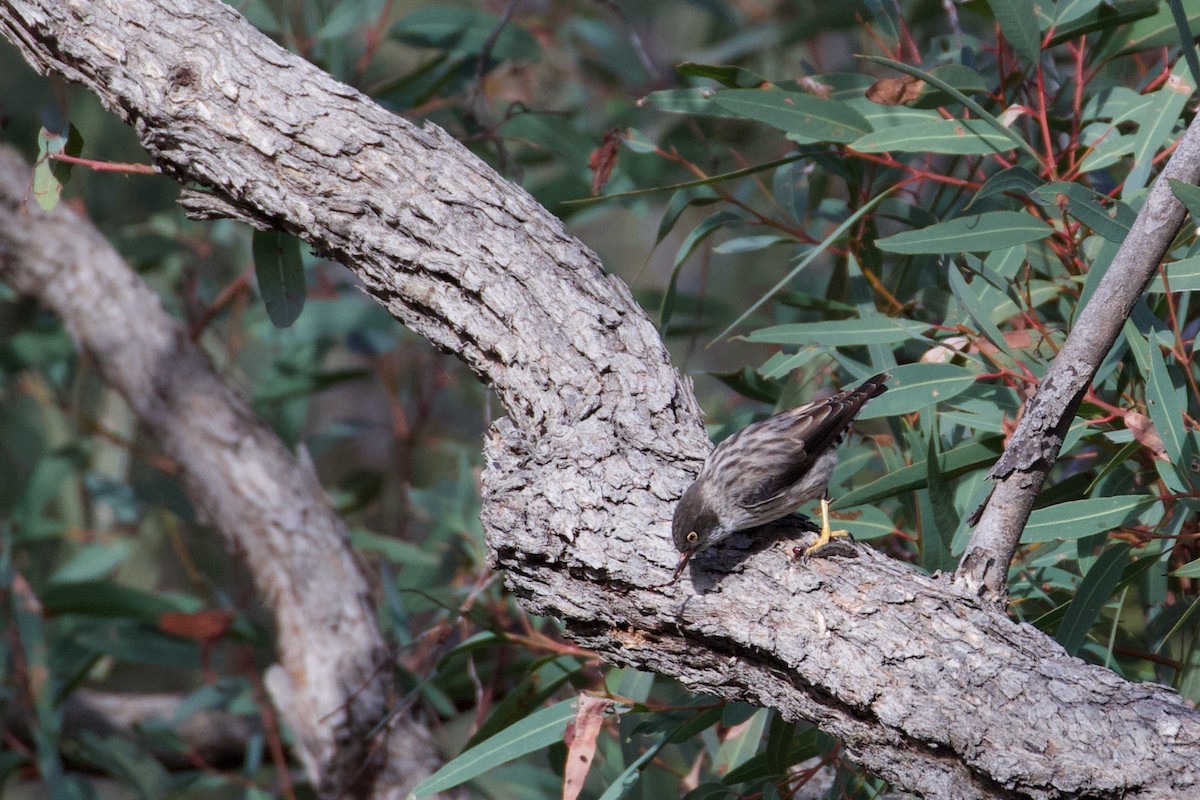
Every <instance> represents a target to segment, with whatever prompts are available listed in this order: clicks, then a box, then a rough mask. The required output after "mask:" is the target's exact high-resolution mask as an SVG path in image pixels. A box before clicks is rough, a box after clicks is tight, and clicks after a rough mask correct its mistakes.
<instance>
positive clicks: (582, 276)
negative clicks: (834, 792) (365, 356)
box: [0, 0, 1200, 800]
mask: <svg viewBox="0 0 1200 800" xmlns="http://www.w3.org/2000/svg"><path fill="white" fill-rule="evenodd" d="M135 21H136V24H135ZM0 33H2V34H3V35H4V36H6V37H7V38H9V39H10V40H12V41H14V42H16V43H17V44H18V46H19V47H21V49H22V51H23V52H24V53H25V55H26V58H27V59H28V60H29V61H30V62H31V63H33V64H35V65H36V66H37V67H38V68H39V69H42V70H47V71H48V70H54V71H56V72H60V73H62V74H64V75H66V76H67V77H68V78H70V79H72V80H75V81H78V82H81V83H83V84H85V85H86V86H88V87H89V88H90V89H91V90H92V91H94V92H96V94H97V95H98V96H100V98H101V99H102V100H103V102H104V103H105V104H106V105H107V106H108V107H109V108H111V109H113V110H114V111H115V112H116V113H119V114H121V115H122V116H123V117H124V118H125V119H127V120H128V121H130V123H131V124H133V125H134V126H135V128H136V130H137V131H138V134H139V136H140V137H141V140H142V142H143V143H144V144H145V146H146V148H147V149H148V151H149V152H150V154H151V156H152V158H153V159H154V160H155V162H156V163H157V164H158V165H159V166H160V167H161V168H162V169H163V170H164V171H166V172H169V173H171V174H173V175H175V176H177V177H178V178H179V179H181V180H186V181H194V182H196V183H199V184H202V185H204V186H206V187H209V189H210V191H211V195H209V196H207V197H203V196H200V195H193V196H192V198H191V200H190V201H189V202H190V203H191V207H192V208H193V209H194V210H199V211H200V212H201V213H211V214H217V215H219V214H232V215H234V216H237V217H239V218H242V219H244V220H246V221H248V222H250V223H251V224H256V225H264V226H269V225H278V226H281V227H284V228H286V229H287V230H289V231H291V232H293V233H296V234H297V235H299V236H301V237H302V238H304V239H305V240H306V241H308V242H309V243H310V244H312V245H313V246H314V247H315V248H316V249H317V250H318V251H319V252H322V253H325V254H328V255H331V256H333V257H336V258H338V259H339V260H341V261H342V262H343V263H345V264H346V265H347V266H349V267H350V268H351V269H352V270H354V271H355V272H356V273H357V274H358V275H359V276H360V277H361V278H362V279H363V280H364V282H365V283H366V284H367V285H368V286H369V288H370V290H371V291H372V292H373V293H374V294H375V296H376V297H378V298H379V299H380V301H381V302H382V303H384V304H385V305H386V306H387V307H388V308H389V309H390V310H391V311H392V313H394V314H395V315H396V316H397V317H398V318H400V319H401V320H402V321H404V322H405V323H406V324H408V325H409V326H410V327H412V328H414V329H415V330H417V331H419V332H421V333H423V334H424V335H426V336H427V337H429V338H430V340H431V341H433V342H434V343H435V344H437V345H439V346H441V347H443V348H446V349H449V350H452V351H454V352H456V353H458V354H459V355H460V356H461V357H462V358H463V359H464V360H465V361H466V362H467V363H468V364H470V365H471V366H472V368H474V369H475V370H476V372H478V373H479V375H480V377H481V378H482V379H483V380H485V381H487V382H488V383H489V384H490V385H491V386H492V387H493V388H494V389H495V390H496V392H497V394H498V395H499V397H500V400H501V402H502V403H503V404H504V406H505V408H506V410H507V411H508V413H509V415H510V416H509V418H507V419H505V420H501V421H500V422H498V423H497V424H496V425H495V426H493V428H492V429H491V430H490V431H489V433H488V435H487V441H486V443H485V451H486V457H487V465H488V466H487V469H486V471H485V474H484V479H483V482H484V509H483V517H484V524H485V528H486V531H487V537H488V545H489V550H490V554H491V558H492V561H493V563H494V564H495V566H497V567H498V568H501V569H503V570H504V571H505V576H506V581H507V584H508V586H509V588H510V589H511V590H512V591H513V592H514V593H515V594H516V595H517V596H518V597H519V598H521V600H522V602H523V603H524V604H525V605H526V607H528V608H529V609H530V610H532V611H534V612H537V613H540V614H549V615H553V616H556V617H558V618H559V619H561V620H563V622H564V624H565V627H566V630H567V632H568V633H569V634H570V635H571V636H572V637H574V638H575V639H577V640H579V641H580V642H582V643H583V644H585V645H587V646H589V647H591V648H594V649H595V650H597V651H599V652H600V653H601V654H602V655H603V656H604V657H605V658H607V659H609V660H610V661H613V662H617V663H626V664H633V665H636V666H639V667H642V668H648V669H654V670H657V671H659V672H662V673H664V674H667V675H673V676H676V677H678V678H679V679H680V680H682V681H683V682H684V683H686V684H687V685H689V686H690V687H692V688H694V689H696V690H700V691H706V692H711V693H714V694H717V695H720V696H722V697H727V698H731V699H741V700H747V701H750V702H754V703H759V704H762V705H765V706H770V707H773V708H777V709H779V710H780V711H781V712H782V713H783V715H784V716H785V717H787V718H789V719H805V720H811V721H813V722H815V723H817V724H818V725H820V726H821V727H822V728H823V729H825V730H827V731H828V732H830V733H832V734H834V735H836V736H839V737H841V738H842V740H843V741H844V742H845V744H846V747H847V750H848V752H849V754H850V755H851V756H852V757H854V758H856V759H858V760H859V761H860V762H861V763H862V764H864V765H865V766H866V767H867V768H869V769H871V770H872V771H874V772H876V773H878V774H880V775H882V776H884V777H886V778H888V779H890V780H892V781H894V782H896V783H897V784H899V785H900V786H903V787H906V788H909V789H912V790H915V791H919V792H921V793H923V794H924V795H925V796H926V797H929V798H953V800H963V798H972V797H996V798H999V797H1013V796H1018V797H1038V798H1043V797H1069V796H1089V797H1111V798H1116V797H1128V798H1143V797H1164V798H1165V797H1178V796H1182V795H1184V794H1186V793H1188V792H1191V791H1195V790H1196V787H1197V786H1200V766H1198V764H1200V715H1197V714H1196V713H1195V712H1194V711H1193V710H1191V709H1189V708H1188V707H1187V706H1186V704H1184V703H1183V702H1182V701H1181V700H1180V699H1179V697H1178V696H1177V695H1175V694H1174V693H1173V692H1171V691H1170V690H1168V689H1165V688H1163V687H1160V686H1154V685H1145V684H1142V685H1138V684H1130V683H1127V682H1125V681H1122V680H1121V679H1120V678H1118V677H1117V676H1116V675H1114V674H1113V673H1112V672H1110V671H1108V670H1104V669H1101V668H1098V667H1093V666H1088V665H1085V664H1083V663H1082V662H1080V661H1079V660H1077V659H1074V658H1070V657H1068V656H1066V654H1065V653H1064V652H1063V651H1062V650H1061V648H1059V647H1058V645H1057V644H1055V643H1054V642H1053V641H1052V640H1051V639H1049V638H1048V637H1046V636H1045V635H1043V634H1041V633H1040V632H1038V631H1037V630H1035V629H1033V628H1032V627H1030V626H1027V625H1019V624H1016V623H1014V622H1012V621H1011V620H1009V619H1007V618H1006V617H1005V616H1004V615H1003V614H1002V613H1000V612H998V611H997V610H996V609H994V608H992V607H991V606H989V605H986V604H982V603H980V602H979V601H978V600H977V599H975V598H972V597H969V596H964V595H963V594H962V593H961V592H959V591H957V590H956V589H955V588H954V587H953V586H952V585H951V584H950V582H949V581H948V580H946V579H939V578H930V577H926V576H922V575H919V574H917V573H915V572H914V571H913V570H912V569H911V568H909V567H907V566H905V565H902V564H899V563H896V562H893V561H890V560H888V559H886V558H884V557H882V556H880V555H878V554H876V553H875V552H873V551H871V550H870V549H869V548H855V549H853V551H852V553H853V555H854V556H855V557H853V558H845V557H840V558H831V559H828V560H819V559H818V560H814V561H812V562H811V563H809V564H806V565H803V566H800V565H796V564H795V563H793V562H792V561H791V560H790V558H789V556H788V554H787V550H788V548H787V547H786V546H784V547H780V546H774V545H771V544H769V543H760V546H759V548H758V549H757V550H756V551H755V552H749V553H747V552H738V551H736V550H735V549H733V547H726V548H722V549H720V550H716V551H712V552H706V553H704V554H701V555H700V556H698V557H697V558H696V559H695V560H694V561H695V562H696V563H695V568H694V569H693V570H692V571H691V572H690V573H688V575H687V577H686V578H685V579H684V580H682V581H681V582H680V583H679V584H678V585H677V586H674V587H667V588H661V587H660V588H654V587H656V586H658V585H660V584H662V583H663V582H664V580H665V579H666V578H667V577H668V576H669V574H670V570H671V567H672V566H673V565H674V563H675V560H676V555H675V553H674V551H673V548H672V547H671V543H670V535H669V520H670V516H671V511H672V506H673V503H674V501H675V499H676V498H677V497H678V496H679V494H680V492H681V491H682V489H683V488H684V486H685V485H686V483H687V482H688V480H689V478H690V477H691V475H692V474H694V472H695V470H696V469H697V468H698V466H699V464H700V463H701V460H702V459H703V457H704V456H705V454H706V453H707V451H708V449H709V444H708V441H707V439H706V438H705V436H704V430H703V427H702V424H701V418H700V412H699V409H698V408H697V407H696V404H695V401H694V398H693V396H692V393H691V391H690V387H689V386H688V385H687V383H686V381H685V380H684V379H682V378H680V377H679V376H678V375H677V373H676V372H675V371H674V370H673V369H672V367H671V365H670V362H669V359H668V357H667V354H666V351H665V349H664V347H663V345H662V342H661V341H660V340H659V338H658V336H657V334H656V332H655V330H654V327H653V326H652V325H651V324H650V322H649V320H647V319H646V317H645V316H644V314H643V313H642V312H641V310H640V309H639V308H638V307H637V306H636V304H635V303H634V302H633V300H632V299H631V297H630V295H629V292H628V289H627V288H626V287H625V286H624V284H622V283H621V282H620V281H619V280H616V279H615V278H612V277H610V276H608V275H605V274H604V272H603V271H602V270H601V268H600V265H599V264H598V263H597V260H596V258H595V256H594V255H592V254H591V253H590V252H589V251H588V250H587V249H586V248H585V247H583V245H581V244H580V243H579V242H577V241H575V240H574V239H572V238H570V237H569V236H567V235H566V234H565V233H564V232H563V229H562V226H561V224H560V223H559V222H558V221H557V220H555V219H554V218H553V217H551V216H550V215H549V214H548V213H547V212H546V211H545V210H544V209H542V208H541V207H540V206H538V204H537V203H536V202H535V201H533V200H532V199H531V198H530V197H529V196H528V195H527V194H525V193H524V192H523V191H522V190H520V189H519V188H517V187H513V186H511V185H509V184H507V183H506V182H504V181H503V180H501V179H500V178H499V177H498V176H496V175H495V174H494V173H492V172H491V171H490V170H489V169H488V168H487V167H486V166H485V165H484V164H482V163H481V162H480V161H479V160H478V159H476V158H475V157H474V156H473V155H471V154H470V153H469V152H468V151H466V150H465V149H464V148H462V147H461V146H460V145H459V144H458V143H456V142H455V141H454V140H453V139H451V138H450V137H449V136H447V135H446V134H445V133H444V132H443V131H441V130H439V129H437V128H435V127H432V126H426V127H423V128H418V127H416V126H413V125H411V124H409V123H407V122H405V121H404V120H402V119H398V118H396V117H394V116H392V115H390V114H388V113H387V112H386V111H384V110H383V109H381V108H379V107H378V106H376V105H375V104H374V103H372V102H371V101H370V100H368V99H367V98H365V97H363V96H362V95H360V94H358V93H357V92H355V91H353V90H352V89H349V88H348V87H345V86H343V85H341V84H338V83H336V82H334V81H333V80H332V79H330V78H329V77H328V76H326V75H324V74H323V73H321V72H320V71H319V70H317V69H315V68H314V67H312V66H310V65H308V64H306V63H305V62H303V61H302V60H301V59H299V58H297V57H295V56H292V55H290V54H288V53H286V52H284V51H282V50H280V49H279V48H277V47H276V46H275V45H274V44H272V43H271V42H270V41H268V40H267V39H266V38H265V37H262V36H260V35H259V34H257V33H256V32H255V31H253V30H252V29H251V28H250V27H249V26H248V25H246V24H245V22H244V21H243V20H241V18H240V17H238V16H237V14H236V13H234V12H233V11H231V10H230V9H228V8H227V7H225V6H222V5H221V4H219V3H217V2H213V1H212V0H174V1H173V2H168V1H167V0H162V2H158V3H153V2H149V0H121V2H117V1H116V0H97V1H96V2H92V3H87V4H84V3H67V2H52V1H51V0H40V2H39V1H35V0H20V2H18V0H0ZM113 42H120V45H114V44H112V43H113ZM97 43H100V44H97ZM739 543H743V544H744V540H743V539H740V538H738V537H735V538H734V540H732V545H733V546H736V545H737V544H739ZM762 545H766V546H765V549H764V548H763V546H762Z"/></svg>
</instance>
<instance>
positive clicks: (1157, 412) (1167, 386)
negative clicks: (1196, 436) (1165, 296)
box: [1146, 345, 1187, 463]
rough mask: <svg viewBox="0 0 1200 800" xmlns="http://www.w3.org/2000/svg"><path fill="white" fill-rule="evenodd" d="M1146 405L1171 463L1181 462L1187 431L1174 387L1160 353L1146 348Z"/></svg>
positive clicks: (1152, 346)
mask: <svg viewBox="0 0 1200 800" xmlns="http://www.w3.org/2000/svg"><path fill="white" fill-rule="evenodd" d="M1146 405H1147V406H1148V409H1149V411H1150V419H1151V420H1153V422H1154V427H1155V429H1156V430H1157V431H1158V435H1159V436H1160V437H1162V442H1163V446H1164V447H1165V448H1166V450H1167V455H1168V456H1170V458H1171V460H1172V461H1173V462H1175V463H1179V462H1180V461H1181V459H1182V458H1183V443H1184V439H1185V438H1186V437H1187V431H1186V430H1184V427H1183V407H1182V406H1181V405H1180V403H1179V397H1178V395H1176V393H1175V385H1174V383H1172V382H1171V375H1170V373H1169V372H1168V370H1167V362H1166V361H1165V360H1164V359H1163V355H1162V350H1160V349H1159V348H1158V346H1157V345H1151V346H1150V374H1149V375H1148V376H1147V378H1146Z"/></svg>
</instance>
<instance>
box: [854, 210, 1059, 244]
mask: <svg viewBox="0 0 1200 800" xmlns="http://www.w3.org/2000/svg"><path fill="white" fill-rule="evenodd" d="M1052 233H1054V229H1053V228H1051V227H1050V226H1049V225H1047V224H1046V223H1044V222H1042V221H1041V220H1040V219H1037V218H1036V217H1034V216H1032V215H1030V214H1025V213H1023V212H1020V211H988V212H986V213H983V214H976V215H975V216H969V217H959V218H958V219H952V220H950V221H948V222H939V223H937V224H936V225H930V226H929V227H927V228H921V229H920V230H915V231H905V232H904V233H897V234H896V235H895V236H889V237H887V238H886V239H879V240H878V241H876V242H875V245H876V247H878V248H879V249H880V250H885V251H888V252H892V253H903V254H906V255H917V254H941V253H953V254H955V255H957V254H959V253H963V252H977V251H992V250H1000V249H1002V248H1005V247H1014V246H1016V245H1019V244H1026V243H1028V242H1036V241H1038V240H1039V239H1045V238H1046V237H1047V236H1049V235H1050V234H1052Z"/></svg>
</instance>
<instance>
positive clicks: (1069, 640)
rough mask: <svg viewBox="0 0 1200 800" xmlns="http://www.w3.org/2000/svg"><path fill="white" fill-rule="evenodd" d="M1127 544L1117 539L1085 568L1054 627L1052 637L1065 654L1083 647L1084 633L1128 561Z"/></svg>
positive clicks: (1109, 595)
mask: <svg viewBox="0 0 1200 800" xmlns="http://www.w3.org/2000/svg"><path fill="white" fill-rule="evenodd" d="M1129 550H1130V548H1129V545H1128V544H1126V543H1124V542H1120V543H1118V544H1116V545H1114V546H1112V547H1110V548H1108V549H1107V550H1105V551H1104V553H1102V554H1101V556H1100V558H1098V559H1096V563H1095V564H1093V565H1092V567H1091V569H1089V570H1088V571H1087V575H1085V576H1084V577H1083V581H1082V582H1081V583H1080V584H1079V590H1078V591H1077V592H1076V593H1075V597H1073V598H1072V599H1071V602H1070V603H1069V604H1068V606H1067V611H1066V614H1065V615H1064V616H1063V620H1062V623H1061V624H1060V625H1059V626H1058V632H1057V633H1056V634H1055V638H1056V639H1058V643H1059V644H1061V645H1062V646H1063V649H1064V650H1066V651H1067V653H1068V654H1069V655H1075V654H1076V653H1078V652H1079V648H1080V647H1082V646H1083V642H1084V640H1085V639H1086V638H1087V633H1088V631H1089V630H1091V629H1092V625H1093V624H1094V623H1095V622H1096V617H1097V616H1098V615H1099V614H1100V609H1102V608H1104V605H1105V604H1106V603H1107V602H1108V599H1109V598H1110V597H1112V595H1113V592H1114V591H1115V590H1116V588H1117V583H1118V581H1120V579H1121V575H1122V572H1123V571H1124V569H1125V566H1126V565H1127V564H1128V563H1129Z"/></svg>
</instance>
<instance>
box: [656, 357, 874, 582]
mask: <svg viewBox="0 0 1200 800" xmlns="http://www.w3.org/2000/svg"><path fill="white" fill-rule="evenodd" d="M887 378H888V376H887V375H876V376H875V377H873V378H870V379H868V380H867V381H865V382H864V383H863V384H861V385H860V386H858V387H857V388H854V389H850V390H848V391H845V392H840V393H838V394H835V395H833V396H832V397H830V398H827V399H825V400H818V401H816V402H814V403H807V404H805V405H802V406H797V407H796V408H793V409H790V410H788V411H784V412H783V413H781V414H776V415H775V416H773V417H770V418H769V419H765V420H763V421H762V422H756V423H755V424H753V425H749V426H747V427H746V428H744V429H742V430H740V431H738V432H737V433H735V434H734V435H733V436H730V437H729V438H728V439H726V440H725V441H723V442H721V444H719V445H718V446H717V448H716V449H715V450H713V451H712V453H711V454H710V455H709V457H708V460H707V461H705V462H704V467H703V469H701V470H700V474H699V475H697V476H696V480H695V481H694V482H693V483H692V485H691V486H689V487H688V488H687V489H686V490H685V491H684V493H683V496H682V497H680V498H679V503H678V505H676V507H675V516H674V519H673V520H672V522H671V536H672V537H673V538H674V540H675V548H676V549H677V550H679V552H680V553H681V554H682V557H681V559H680V562H679V567H678V568H677V569H676V571H675V574H676V576H678V575H679V573H680V572H681V571H682V569H683V566H684V564H686V563H687V560H688V559H689V558H690V557H691V556H692V555H693V554H694V553H696V552H697V551H699V550H702V549H704V548H706V547H709V546H710V545H713V544H716V543H717V542H719V541H721V540H722V539H724V538H726V537H727V536H729V535H730V534H731V533H734V532H735V531H740V530H745V529H747V528H754V527H757V526H759V525H765V524H767V523H768V522H774V521H775V520H777V519H780V518H781V517H785V516H787V515H788V514H790V513H791V512H793V511H795V510H796V507H797V506H799V505H801V504H802V503H805V502H808V501H809V500H813V499H816V498H818V497H823V496H824V494H825V488H826V486H827V485H828V484H829V477H830V475H832V474H833V468H834V466H835V465H836V464H837V447H838V445H839V444H840V443H841V440H842V437H843V436H844V435H845V433H846V430H847V429H848V428H849V427H850V423H851V422H853V421H854V418H855V417H856V416H858V413H859V411H861V410H862V407H863V406H864V405H865V404H866V402H867V401H868V400H870V399H871V398H873V397H877V396H879V395H880V394H882V393H883V392H884V391H886V390H887V387H886V386H884V385H883V382H884V381H885V380H887ZM824 528H825V535H824V540H825V541H827V540H828V535H827V534H828V523H827V522H826V525H825V526H824Z"/></svg>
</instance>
